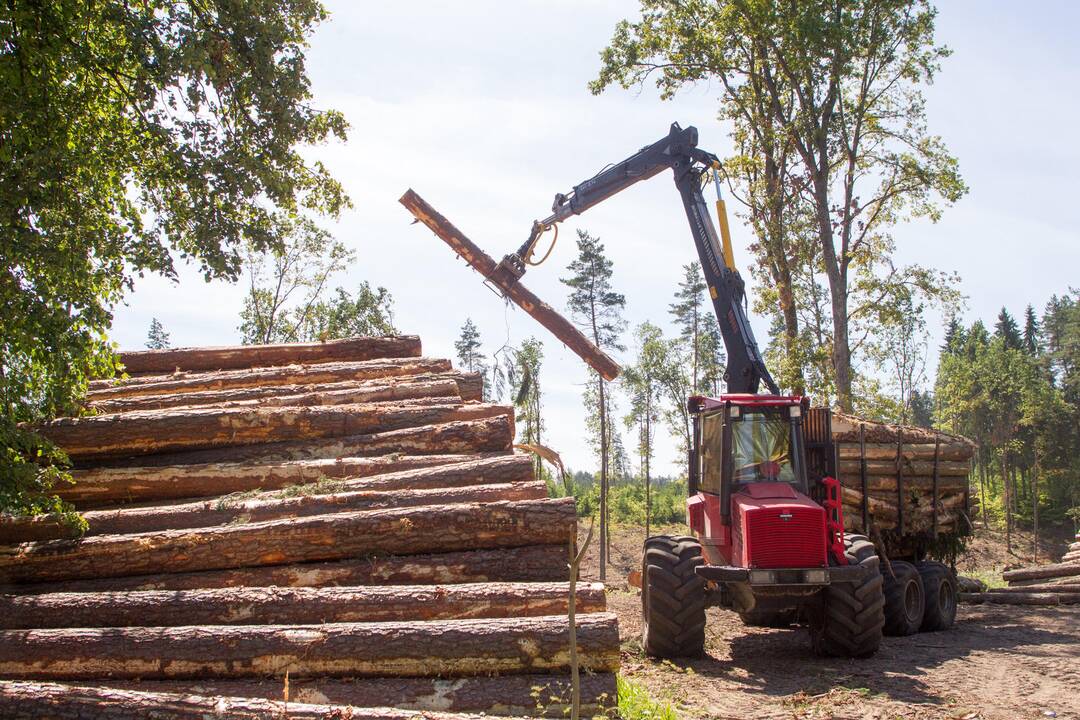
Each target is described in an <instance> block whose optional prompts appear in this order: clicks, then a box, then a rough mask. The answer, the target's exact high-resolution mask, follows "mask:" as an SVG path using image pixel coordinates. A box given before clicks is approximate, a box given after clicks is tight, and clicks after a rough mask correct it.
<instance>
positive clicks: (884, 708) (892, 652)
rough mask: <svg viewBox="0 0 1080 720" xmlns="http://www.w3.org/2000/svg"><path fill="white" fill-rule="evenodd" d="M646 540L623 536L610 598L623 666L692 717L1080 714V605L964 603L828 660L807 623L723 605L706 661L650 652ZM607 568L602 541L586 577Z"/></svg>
mask: <svg viewBox="0 0 1080 720" xmlns="http://www.w3.org/2000/svg"><path fill="white" fill-rule="evenodd" d="M684 531H685V530H684ZM643 539H644V530H643V529H642V528H635V527H619V528H616V529H615V530H614V531H613V533H612V558H611V563H612V564H611V567H610V568H609V572H608V588H609V589H608V604H609V607H610V609H611V610H612V611H613V612H616V613H618V615H619V625H620V634H621V636H622V674H623V675H624V676H625V677H627V678H629V679H631V680H634V681H636V682H639V683H641V684H642V685H644V686H645V687H646V688H647V689H648V690H649V692H650V693H651V695H652V696H653V697H654V698H655V699H657V700H660V701H665V702H668V703H670V704H671V705H673V706H674V708H675V710H676V712H677V714H678V716H679V717H680V718H688V719H689V718H710V719H711V718H799V719H802V718H852V719H855V718H859V719H862V718H881V719H884V718H918V719H919V720H922V719H924V718H925V719H935V720H936V719H938V718H950V719H955V720H1013V719H1016V718H1046V717H1057V718H1073V719H1077V720H1080V608H1078V607H1077V606H1072V607H1062V608H1033V607H1009V606H972V605H961V606H960V610H959V613H958V616H957V622H956V625H955V627H953V628H952V629H951V630H948V631H945V632H939V633H920V634H917V635H914V636H911V637H906V638H893V637H887V638H885V641H884V643H883V644H882V647H881V650H880V651H879V652H878V653H877V655H875V656H874V657H873V658H870V659H867V660H836V659H822V658H819V657H816V656H815V655H813V654H812V653H811V651H810V645H809V638H808V637H807V634H806V631H805V630H800V629H794V628H793V629H790V630H773V629H763V628H747V627H744V626H743V625H742V622H741V621H740V619H739V617H738V615H736V614H735V613H732V612H729V611H726V610H720V609H716V608H713V609H710V610H709V611H708V613H709V624H708V626H707V630H706V653H707V655H706V657H704V658H702V659H699V660H693V661H681V662H679V663H672V662H668V661H664V662H658V661H655V660H652V659H650V658H647V657H645V655H644V653H643V652H642V650H641V642H640V633H641V617H640V614H641V596H640V593H639V591H638V590H637V589H635V588H632V587H630V586H629V585H627V583H626V577H627V573H628V572H629V571H630V570H631V569H632V568H636V567H637V566H638V564H639V562H640V551H641V550H640V549H641V542H642V540H643ZM1027 541H1028V544H1027V546H1026V548H1027V550H1025V551H1024V552H1023V553H1022V555H1021V556H1020V557H1015V556H1008V555H1006V554H1005V553H1004V551H1003V549H1002V548H1000V546H999V544H998V542H997V537H996V536H995V535H993V534H988V536H987V537H985V538H981V539H979V540H977V541H976V542H975V543H973V550H974V552H973V554H972V556H971V557H969V558H966V559H962V560H961V562H960V563H958V565H959V567H960V568H961V572H963V571H964V569H965V562H966V563H967V567H968V568H973V567H978V568H986V567H988V566H994V565H996V566H1003V565H1012V566H1018V565H1023V564H1027V561H1029V560H1030V555H1029V553H1030V548H1031V544H1030V537H1028V538H1027ZM1053 547H1054V544H1053V543H1051V544H1050V545H1049V546H1048V548H1049V549H1053ZM1043 561H1044V562H1045V561H1046V560H1043ZM598 569H599V564H598V560H597V549H596V547H595V546H594V547H592V548H590V550H589V553H588V558H587V560H586V562H585V567H584V568H583V575H584V576H585V578H587V579H597V578H598Z"/></svg>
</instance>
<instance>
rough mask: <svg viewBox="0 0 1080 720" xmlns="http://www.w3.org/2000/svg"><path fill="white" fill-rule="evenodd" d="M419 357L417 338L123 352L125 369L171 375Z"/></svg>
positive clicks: (377, 338) (350, 339) (376, 338)
mask: <svg viewBox="0 0 1080 720" xmlns="http://www.w3.org/2000/svg"><path fill="white" fill-rule="evenodd" d="M419 356H420V338H419V337H417V336H416V335H398V336H386V337H352V338H343V339H341V340H327V341H324V342H305V343H281V344H275V345H233V346H229V347H191V348H167V349H164V350H135V351H127V352H121V353H120V362H121V363H122V364H123V365H124V370H125V371H126V372H127V373H128V374H131V375H134V374H135V373H171V372H175V371H176V370H186V371H205V370H235V369H242V368H253V367H269V366H273V365H295V364H297V363H321V362H333V361H336V360H337V361H340V360H349V361H353V362H355V361H358V360H385V359H387V358H406V357H419Z"/></svg>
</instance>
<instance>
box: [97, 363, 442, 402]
mask: <svg viewBox="0 0 1080 720" xmlns="http://www.w3.org/2000/svg"><path fill="white" fill-rule="evenodd" d="M450 371H451V367H450V361H449V360H443V359H438V358H423V357H419V358H407V359H400V360H362V361H359V362H332V363H324V364H322V365H283V366H281V367H270V368H252V369H251V370H221V371H218V372H205V373H177V374H175V375H150V376H147V377H141V378H127V379H117V380H95V381H93V382H91V383H90V391H89V392H88V393H87V399H88V400H89V401H91V402H93V401H95V400H106V399H114V398H126V397H137V396H146V395H173V394H176V393H185V392H206V391H210V390H231V389H237V388H256V387H264V386H268V385H298V384H299V385H308V384H313V383H333V382H343V381H346V380H352V381H370V380H378V379H384V378H393V377H407V376H410V375H428V374H431V373H446V372H450Z"/></svg>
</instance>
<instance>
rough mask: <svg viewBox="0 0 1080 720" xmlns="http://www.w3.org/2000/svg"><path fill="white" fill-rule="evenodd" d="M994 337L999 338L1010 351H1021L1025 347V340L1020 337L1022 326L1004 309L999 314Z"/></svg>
mask: <svg viewBox="0 0 1080 720" xmlns="http://www.w3.org/2000/svg"><path fill="white" fill-rule="evenodd" d="M994 337H999V338H1001V339H1002V341H1003V342H1004V343H1005V347H1007V348H1009V349H1010V350H1019V349H1020V348H1021V347H1023V345H1024V339H1023V337H1021V335H1020V326H1019V325H1017V324H1016V320H1014V319H1013V316H1012V315H1010V314H1009V311H1008V310H1006V309H1005V308H1004V307H1003V308H1001V312H1000V313H998V319H997V323H996V324H995V325H994Z"/></svg>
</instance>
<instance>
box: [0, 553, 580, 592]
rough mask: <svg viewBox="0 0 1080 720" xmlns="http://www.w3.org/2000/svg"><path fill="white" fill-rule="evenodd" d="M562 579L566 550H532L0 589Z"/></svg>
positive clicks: (110, 589) (96, 589)
mask: <svg viewBox="0 0 1080 720" xmlns="http://www.w3.org/2000/svg"><path fill="white" fill-rule="evenodd" d="M564 579H566V547H565V545H564V544H559V545H533V546H531V547H513V548H500V549H496V550H463V551H458V552H447V553H436V554H425V555H400V556H398V555H387V554H385V553H377V554H375V555H372V556H370V557H362V558H352V559H349V560H338V561H332V562H308V563H297V564H293V565H275V566H262V567H250V568H238V569H229V570H209V571H199V572H165V573H159V574H156V575H136V576H130V577H104V578H96V579H89V580H68V581H64V582H45V583H33V584H28V585H5V586H0V592H3V593H10V594H22V595H39V594H42V593H69V592H83V593H85V592H122V591H129V590H171V591H176V590H197V589H200V588H243V587H269V586H272V585H276V586H279V587H331V586H333V587H349V586H358V585H415V584H436V583H438V584H454V583H483V582H557V581H559V580H564Z"/></svg>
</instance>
